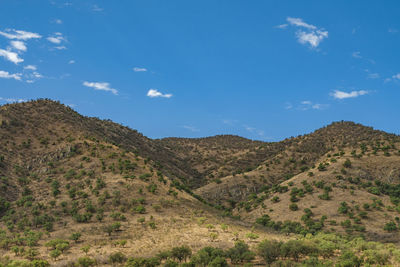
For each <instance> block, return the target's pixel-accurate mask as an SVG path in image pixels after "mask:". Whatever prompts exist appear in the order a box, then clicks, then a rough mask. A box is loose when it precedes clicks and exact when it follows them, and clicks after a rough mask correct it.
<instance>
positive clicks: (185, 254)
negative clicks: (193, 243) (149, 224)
mask: <svg viewBox="0 0 400 267" xmlns="http://www.w3.org/2000/svg"><path fill="white" fill-rule="evenodd" d="M171 256H172V258H175V259H177V260H178V261H179V262H182V261H183V260H184V261H186V259H187V258H190V256H192V250H191V249H190V248H189V247H188V246H181V247H174V248H172V250H171Z"/></svg>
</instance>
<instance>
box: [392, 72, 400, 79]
mask: <svg viewBox="0 0 400 267" xmlns="http://www.w3.org/2000/svg"><path fill="white" fill-rule="evenodd" d="M392 79H396V80H400V73H397V74H395V75H393V76H392Z"/></svg>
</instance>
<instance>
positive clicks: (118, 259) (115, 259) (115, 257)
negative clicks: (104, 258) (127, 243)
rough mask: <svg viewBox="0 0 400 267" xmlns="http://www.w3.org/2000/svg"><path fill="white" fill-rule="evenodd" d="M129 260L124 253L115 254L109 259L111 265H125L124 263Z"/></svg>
mask: <svg viewBox="0 0 400 267" xmlns="http://www.w3.org/2000/svg"><path fill="white" fill-rule="evenodd" d="M126 260H127V258H126V256H125V255H124V253H122V252H115V253H112V254H111V255H110V256H109V257H108V261H109V262H110V263H111V264H114V263H123V262H125V261H126Z"/></svg>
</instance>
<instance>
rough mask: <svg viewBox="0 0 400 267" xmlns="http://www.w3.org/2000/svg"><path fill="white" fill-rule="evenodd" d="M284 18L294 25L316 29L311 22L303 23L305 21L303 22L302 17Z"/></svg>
mask: <svg viewBox="0 0 400 267" xmlns="http://www.w3.org/2000/svg"><path fill="white" fill-rule="evenodd" d="M286 20H287V21H288V22H289V23H290V24H292V25H295V26H298V27H304V28H306V29H309V30H316V29H317V27H316V26H314V25H311V24H308V23H305V22H304V21H303V20H302V19H300V18H291V17H288V18H287V19H286Z"/></svg>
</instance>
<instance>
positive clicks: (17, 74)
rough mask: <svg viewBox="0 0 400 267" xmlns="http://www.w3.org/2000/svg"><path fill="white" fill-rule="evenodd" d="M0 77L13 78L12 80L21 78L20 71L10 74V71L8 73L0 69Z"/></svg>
mask: <svg viewBox="0 0 400 267" xmlns="http://www.w3.org/2000/svg"><path fill="white" fill-rule="evenodd" d="M0 78H3V79H14V80H17V81H20V80H21V73H15V74H11V73H9V72H7V71H3V70H0Z"/></svg>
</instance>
